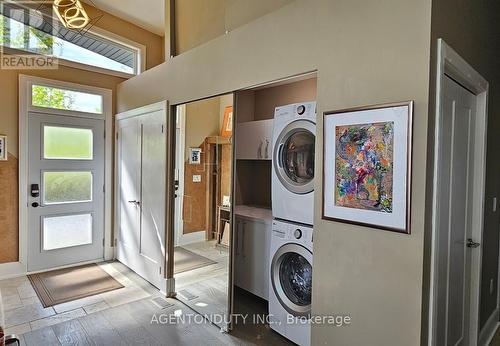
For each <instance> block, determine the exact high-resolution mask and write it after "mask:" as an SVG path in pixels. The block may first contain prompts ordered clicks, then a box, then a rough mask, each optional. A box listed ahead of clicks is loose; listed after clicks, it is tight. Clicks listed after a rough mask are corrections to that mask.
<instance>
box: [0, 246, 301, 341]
mask: <svg viewBox="0 0 500 346" xmlns="http://www.w3.org/2000/svg"><path fill="white" fill-rule="evenodd" d="M190 250H192V249H191V248H190ZM101 266H102V267H103V269H104V270H106V271H107V272H108V273H110V274H111V275H112V276H113V277H115V278H116V279H117V280H118V281H120V282H121V283H122V284H123V285H124V286H125V287H124V288H122V289H119V290H115V291H112V292H106V293H103V294H100V295H96V296H93V297H88V298H84V299H80V300H76V301H73V302H69V303H65V304H60V305H56V306H54V307H51V308H43V306H42V305H41V303H40V301H39V300H38V297H37V296H36V294H35V292H34V290H33V288H32V287H31V285H30V283H29V281H28V279H27V278H26V277H21V278H16V279H11V280H4V281H0V290H1V292H2V296H3V300H4V304H5V319H6V327H7V328H6V332H7V334H11V333H15V334H18V335H19V336H20V339H21V344H22V345H33V346H41V345H43V346H51V345H103V346H104V345H106V346H113V345H130V346H140V345H169V346H170V345H190V346H192V345H214V346H215V345H292V344H291V343H290V342H289V341H288V340H286V339H285V338H283V337H281V336H280V335H279V334H277V333H275V332H274V331H272V330H271V329H270V328H269V326H267V325H265V324H262V323H257V324H254V323H247V324H238V325H235V329H234V330H233V331H231V333H230V334H228V333H221V332H220V329H219V328H218V327H217V326H215V325H213V324H211V323H210V322H209V321H208V320H206V319H204V318H202V316H201V315H200V314H197V313H196V312H195V311H193V310H192V309H191V308H189V307H188V306H186V305H185V304H184V303H182V302H181V301H179V300H177V299H164V298H163V297H161V296H160V293H159V292H158V290H157V289H156V288H154V287H153V286H151V285H150V284H149V283H148V282H146V281H144V280H143V279H142V278H140V277H139V276H138V275H136V274H135V273H133V272H132V271H130V270H129V269H128V268H127V267H125V266H124V265H122V264H121V263H118V262H110V263H103V264H101ZM219 269H221V268H219ZM217 270H218V269H215V267H214V271H215V272H217ZM215 276H216V277H217V276H218V275H215ZM219 279H221V278H219ZM195 281H196V282H195ZM185 282H186V283H187V284H186V286H185V287H189V286H190V285H193V284H200V281H198V280H194V279H193V281H189V280H186V281H185ZM220 284H221V283H220V282H219V283H218V285H220ZM219 287H220V286H219ZM240 293H241V292H239V291H238V296H240ZM162 302H163V303H164V304H161V303H162ZM159 303H160V304H159ZM235 304H236V306H237V307H238V311H239V312H240V313H242V312H243V313H252V314H256V313H259V314H261V313H265V310H266V304H265V302H260V303H259V302H258V301H257V303H256V301H255V300H254V297H253V296H252V295H250V294H248V293H244V292H243V293H242V294H241V299H240V298H237V299H236V303H235ZM161 306H163V308H162V307H161Z"/></svg>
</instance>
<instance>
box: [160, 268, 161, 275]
mask: <svg viewBox="0 0 500 346" xmlns="http://www.w3.org/2000/svg"><path fill="white" fill-rule="evenodd" d="M160 275H161V267H160Z"/></svg>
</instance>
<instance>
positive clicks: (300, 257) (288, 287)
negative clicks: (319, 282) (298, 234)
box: [271, 244, 312, 316]
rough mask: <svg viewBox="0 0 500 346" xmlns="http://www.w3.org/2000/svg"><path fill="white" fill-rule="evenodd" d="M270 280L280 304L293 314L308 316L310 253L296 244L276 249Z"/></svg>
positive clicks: (309, 305)
mask: <svg viewBox="0 0 500 346" xmlns="http://www.w3.org/2000/svg"><path fill="white" fill-rule="evenodd" d="M271 281H272V285H273V289H274V292H275V294H276V296H277V297H278V300H279V301H280V303H281V305H282V306H283V307H284V308H285V310H286V311H288V312H289V313H290V314H292V315H294V316H309V315H310V313H311V294H312V253H311V252H310V251H309V250H307V249H306V248H305V247H303V246H301V245H298V244H286V245H283V246H282V247H281V248H279V249H278V251H277V252H276V254H275V255H274V258H273V261H272V263H271Z"/></svg>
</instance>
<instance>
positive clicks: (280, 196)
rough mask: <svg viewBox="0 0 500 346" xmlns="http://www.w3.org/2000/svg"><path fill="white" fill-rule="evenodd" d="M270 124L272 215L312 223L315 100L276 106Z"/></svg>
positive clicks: (281, 218) (276, 217) (277, 217)
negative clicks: (272, 122)
mask: <svg viewBox="0 0 500 346" xmlns="http://www.w3.org/2000/svg"><path fill="white" fill-rule="evenodd" d="M273 126H274V129H273V169H272V180H271V185H272V188H271V190H272V193H271V195H272V205H273V217H274V218H275V219H280V220H287V221H293V222H299V223H303V224H307V225H312V224H313V217H314V209H313V208H314V148H315V142H316V135H315V134H316V102H305V103H296V104H291V105H287V106H281V107H276V109H275V112H274V125H273Z"/></svg>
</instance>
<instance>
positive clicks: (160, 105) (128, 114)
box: [113, 101, 170, 295]
mask: <svg viewBox="0 0 500 346" xmlns="http://www.w3.org/2000/svg"><path fill="white" fill-rule="evenodd" d="M157 111H164V112H165V114H166V124H165V126H166V127H167V128H166V129H165V133H166V136H167V150H166V151H167V153H168V141H169V135H170V134H169V132H168V130H169V129H168V127H169V107H168V101H160V102H156V103H153V104H149V105H145V106H142V107H138V108H134V109H131V110H128V111H125V112H122V113H118V114H116V115H115V117H114V118H115V120H114V121H115V132H114V136H113V138H114V142H115V156H114V157H115V160H114V161H115V162H114V168H115V180H114V198H115V204H114V211H113V215H114V218H115V223H114V239H113V243H114V244H116V242H117V240H118V235H119V232H120V203H119V201H120V198H121V196H120V184H121V180H120V162H119V161H120V160H119V157H120V147H119V145H118V133H119V127H118V122H119V121H121V120H124V119H129V118H134V117H138V116H141V115H144V114H149V113H153V112H157ZM166 162H167V167H165V172H166V174H165V176H166V180H167V182H166V183H167V185H166V186H167V190H168V183H169V182H170V179H169V177H168V174H169V171H168V160H167V161H166ZM165 196H166V198H167V201H166V203H165V206H166V208H168V194H167V192H165ZM164 224H165V244H164V246H165V249H168V243H169V239H168V237H167V235H168V231H167V230H168V227H169V224H168V223H167V214H166V213H165V223H164ZM115 257H116V254H115ZM167 264H168V262H167V260H166V258H165V260H164V263H163V267H162V274H163V278H164V280H163V282H162V283H161V284H160V292H161V293H162V294H164V295H168V293H169V282H168V277H167V272H168V268H167Z"/></svg>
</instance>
